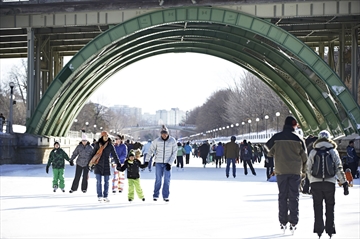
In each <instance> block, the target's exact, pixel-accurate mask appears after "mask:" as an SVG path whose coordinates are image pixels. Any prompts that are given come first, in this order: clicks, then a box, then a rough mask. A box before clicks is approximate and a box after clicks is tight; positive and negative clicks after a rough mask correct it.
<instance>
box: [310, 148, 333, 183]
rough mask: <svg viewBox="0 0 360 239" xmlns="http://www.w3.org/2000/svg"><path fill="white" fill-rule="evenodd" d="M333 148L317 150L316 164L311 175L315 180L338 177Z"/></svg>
mask: <svg viewBox="0 0 360 239" xmlns="http://www.w3.org/2000/svg"><path fill="white" fill-rule="evenodd" d="M330 149H331V148H325V147H321V148H316V149H315V150H316V154H315V157H314V164H313V166H312V169H311V175H312V176H313V177H315V178H321V179H326V178H332V177H334V176H335V175H336V165H335V161H334V160H333V158H332V156H331V154H330V151H329V150H330Z"/></svg>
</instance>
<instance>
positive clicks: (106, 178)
mask: <svg viewBox="0 0 360 239" xmlns="http://www.w3.org/2000/svg"><path fill="white" fill-rule="evenodd" d="M95 177H96V192H97V195H98V197H99V198H100V197H104V198H107V196H108V193H109V178H110V176H109V175H100V174H95ZM102 177H104V191H102V182H101V181H102V180H101V179H102Z"/></svg>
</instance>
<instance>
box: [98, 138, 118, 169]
mask: <svg viewBox="0 0 360 239" xmlns="http://www.w3.org/2000/svg"><path fill="white" fill-rule="evenodd" d="M99 144H101V145H104V144H105V142H104V141H103V139H102V138H100V139H99V141H98V142H96V143H95V147H94V151H93V156H94V155H95V154H96V152H97V151H98V149H99V148H100V145H99ZM110 153H111V155H112V157H113V159H114V163H115V164H117V165H118V164H119V158H118V156H117V153H116V151H115V148H114V145H113V144H112V143H111V139H108V144H107V145H106V148H104V150H103V152H102V154H101V157H100V159H99V162H98V164H96V165H95V170H94V173H95V174H100V175H102V176H104V175H111V173H110Z"/></svg>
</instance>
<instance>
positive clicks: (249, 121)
mask: <svg viewBox="0 0 360 239" xmlns="http://www.w3.org/2000/svg"><path fill="white" fill-rule="evenodd" d="M248 123H249V138H250V127H251V119H249V120H248Z"/></svg>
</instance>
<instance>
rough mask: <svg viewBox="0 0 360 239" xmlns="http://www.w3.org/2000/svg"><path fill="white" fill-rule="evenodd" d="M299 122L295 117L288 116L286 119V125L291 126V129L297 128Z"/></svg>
mask: <svg viewBox="0 0 360 239" xmlns="http://www.w3.org/2000/svg"><path fill="white" fill-rule="evenodd" d="M297 124H298V123H297V121H296V119H295V118H294V117H293V116H291V115H290V116H288V117H286V119H285V125H289V126H291V127H294V126H297Z"/></svg>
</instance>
